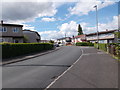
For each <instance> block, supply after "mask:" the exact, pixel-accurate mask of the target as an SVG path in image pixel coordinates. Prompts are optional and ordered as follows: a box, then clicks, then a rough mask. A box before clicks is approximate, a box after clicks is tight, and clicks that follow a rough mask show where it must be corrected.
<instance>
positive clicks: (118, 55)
mask: <svg viewBox="0 0 120 90" xmlns="http://www.w3.org/2000/svg"><path fill="white" fill-rule="evenodd" d="M115 51H116V54H117V57H118V59H120V46H116V48H115Z"/></svg>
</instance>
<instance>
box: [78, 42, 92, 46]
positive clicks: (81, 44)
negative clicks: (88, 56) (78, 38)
mask: <svg viewBox="0 0 120 90" xmlns="http://www.w3.org/2000/svg"><path fill="white" fill-rule="evenodd" d="M76 46H94V44H93V43H90V42H77V43H76Z"/></svg>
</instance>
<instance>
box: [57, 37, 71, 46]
mask: <svg viewBox="0 0 120 90" xmlns="http://www.w3.org/2000/svg"><path fill="white" fill-rule="evenodd" d="M59 42H60V43H61V44H63V45H66V44H67V43H68V42H71V37H64V38H59V39H57V43H59Z"/></svg>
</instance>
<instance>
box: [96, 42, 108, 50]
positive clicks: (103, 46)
mask: <svg viewBox="0 0 120 90" xmlns="http://www.w3.org/2000/svg"><path fill="white" fill-rule="evenodd" d="M98 45H99V49H101V50H104V51H107V44H106V43H99V44H98Z"/></svg>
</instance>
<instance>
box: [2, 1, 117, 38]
mask: <svg viewBox="0 0 120 90" xmlns="http://www.w3.org/2000/svg"><path fill="white" fill-rule="evenodd" d="M90 1H91V0H90ZM103 1H104V3H102V1H100V0H92V2H84V0H79V2H46V3H41V2H39V4H37V3H29V4H28V3H25V2H24V3H17V4H18V5H17V4H16V6H14V7H13V6H12V4H11V3H9V6H8V5H7V4H6V3H5V5H4V9H5V10H6V12H7V10H9V12H10V11H11V10H12V9H13V8H14V9H15V8H16V9H17V8H19V7H18V6H19V5H21V7H22V8H26V10H23V9H22V8H21V9H19V10H18V11H17V10H16V12H14V13H12V14H11V15H12V16H13V15H15V16H14V17H16V15H18V13H19V15H20V14H21V13H23V12H24V15H23V14H21V16H20V17H18V18H14V17H12V16H11V17H10V15H9V16H7V15H6V14H5V15H6V16H5V17H3V20H5V21H6V22H11V23H20V24H23V25H24V29H30V30H35V31H38V32H39V34H40V35H41V37H42V39H57V38H61V37H64V35H65V34H66V35H67V36H72V35H77V26H78V24H81V26H82V29H83V32H84V33H85V34H87V33H92V32H96V16H95V15H96V12H95V8H93V6H95V5H97V6H98V22H99V31H105V30H106V29H108V30H113V29H117V15H118V3H117V2H114V1H110V0H103ZM30 4H31V5H30ZM14 5H15V2H14ZM10 6H11V7H10ZM31 6H33V7H31ZM28 7H29V8H28ZM6 12H3V15H4V13H6ZM10 13H11V12H10ZM10 13H9V14H10ZM27 16H28V17H27Z"/></svg>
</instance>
